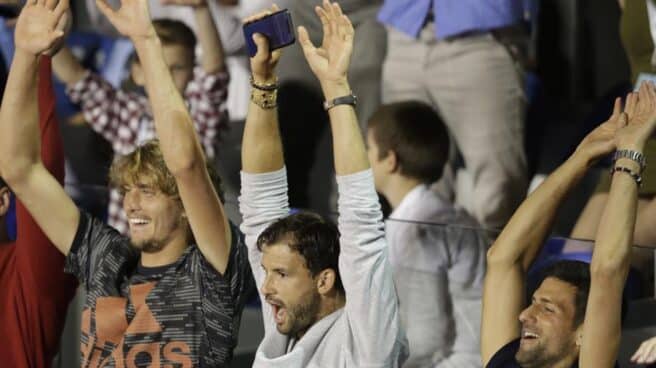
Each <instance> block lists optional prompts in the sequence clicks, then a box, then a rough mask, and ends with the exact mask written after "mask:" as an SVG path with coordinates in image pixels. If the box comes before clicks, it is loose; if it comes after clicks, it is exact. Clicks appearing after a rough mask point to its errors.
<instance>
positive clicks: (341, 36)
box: [298, 0, 355, 81]
mask: <svg viewBox="0 0 656 368" xmlns="http://www.w3.org/2000/svg"><path fill="white" fill-rule="evenodd" d="M315 10H316V12H317V15H318V16H319V19H321V24H322V25H323V42H322V44H321V47H318V48H317V47H315V46H314V45H313V44H312V41H310V37H309V35H308V32H307V30H306V29H305V27H299V30H298V33H299V39H300V42H301V47H302V48H303V53H304V54H305V58H306V59H307V61H308V64H310V68H311V69H312V72H314V74H315V75H316V76H317V78H319V80H320V81H341V80H343V79H345V78H346V74H347V72H348V68H349V64H350V63H351V54H352V53H353V38H354V36H355V31H354V29H353V25H352V24H351V21H350V20H349V19H348V17H346V15H344V14H343V13H342V9H341V8H340V6H339V5H338V4H337V3H330V1H328V0H324V2H323V7H317V8H316V9H315Z"/></svg>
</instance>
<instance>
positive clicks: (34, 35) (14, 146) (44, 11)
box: [0, 0, 80, 254]
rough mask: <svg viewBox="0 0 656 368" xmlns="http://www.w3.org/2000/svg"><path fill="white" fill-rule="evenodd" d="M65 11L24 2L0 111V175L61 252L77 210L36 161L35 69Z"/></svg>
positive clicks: (60, 5) (63, 6) (52, 4)
mask: <svg viewBox="0 0 656 368" xmlns="http://www.w3.org/2000/svg"><path fill="white" fill-rule="evenodd" d="M67 10H68V0H62V1H60V2H56V1H48V2H45V1H38V2H37V1H34V0H32V1H28V2H27V4H26V5H25V7H24V8H23V10H22V12H21V14H20V16H19V18H18V22H17V24H16V34H15V38H16V53H15V55H14V60H13V62H12V66H11V69H10V73H9V77H8V80H7V87H6V89H5V95H4V98H3V103H2V109H1V110H0V176H2V177H3V178H4V179H5V181H6V182H7V183H8V184H9V186H10V187H11V188H12V190H13V191H14V193H15V194H16V196H17V197H18V199H19V200H20V201H21V203H22V204H23V205H24V206H25V207H26V208H27V209H28V210H29V212H30V214H31V215H32V216H33V218H34V219H35V220H36V222H37V223H38V224H39V226H40V227H41V229H42V230H43V231H44V233H45V234H46V235H47V236H48V238H49V239H50V240H51V241H52V242H53V243H54V244H55V246H56V247H57V248H58V249H59V250H60V251H61V252H62V253H64V254H68V251H69V249H70V246H71V243H72V242H73V238H74V236H75V232H76V230H77V226H78V222H79V217H80V214H79V211H78V209H77V207H76V206H75V204H74V203H73V201H72V200H71V199H70V198H69V197H68V195H67V194H66V193H65V192H64V190H63V188H62V187H61V185H60V184H59V182H58V181H57V179H55V178H54V177H53V176H52V175H51V174H50V173H49V172H48V170H47V169H46V168H45V167H44V165H43V162H42V161H41V154H40V139H39V108H38V105H37V101H38V95H37V68H38V60H39V57H40V55H42V54H44V53H46V52H50V51H51V48H52V47H53V46H55V45H56V44H57V42H58V41H59V39H60V38H61V37H62V36H63V35H64V32H63V31H62V30H61V29H58V24H59V23H60V22H61V20H62V18H63V17H65V14H66V11H67ZM53 208H56V209H57V212H56V214H53V212H52V210H53Z"/></svg>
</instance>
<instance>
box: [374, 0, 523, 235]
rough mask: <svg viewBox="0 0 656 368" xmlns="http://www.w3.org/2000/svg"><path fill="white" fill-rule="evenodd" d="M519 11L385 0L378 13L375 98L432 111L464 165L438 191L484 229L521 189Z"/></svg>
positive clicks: (504, 217)
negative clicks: (379, 69) (380, 48)
mask: <svg viewBox="0 0 656 368" xmlns="http://www.w3.org/2000/svg"><path fill="white" fill-rule="evenodd" d="M523 17H524V7H523V3H522V2H521V1H516V0H501V1H499V0H485V1H472V0H461V1H447V0H435V1H431V0H386V1H385V4H384V5H383V8H382V9H381V11H380V14H379V16H378V19H379V20H380V21H381V22H382V23H384V24H385V25H387V26H388V53H387V58H386V60H385V64H384V67H383V101H384V102H385V103H388V102H393V101H402V100H409V99H413V100H419V101H423V102H426V103H428V104H431V105H433V106H434V107H435V108H436V109H437V110H438V111H439V113H440V115H441V116H442V117H443V118H444V121H445V123H446V125H447V126H448V127H449V130H450V133H451V134H452V136H453V140H454V141H455V143H456V145H457V148H458V150H459V151H460V153H461V154H462V157H463V159H464V166H465V170H461V172H459V173H458V176H457V178H456V179H455V180H457V182H456V183H450V184H449V183H448V182H445V185H446V188H447V191H446V193H447V194H449V195H451V194H452V193H450V192H451V191H453V190H455V194H456V196H457V197H456V201H457V202H458V203H460V204H461V205H463V207H465V208H466V209H467V210H468V211H469V212H470V213H472V214H474V215H475V217H476V218H477V220H478V221H479V222H480V223H481V224H482V225H483V226H485V227H490V228H499V227H502V226H503V225H504V224H505V223H506V221H508V219H509V218H510V216H511V214H512V212H513V210H514V209H515V208H516V207H517V205H518V204H519V203H520V201H521V200H522V199H523V198H524V195H525V194H526V187H527V164H526V157H525V153H524V144H523V142H524V133H523V132H524V125H523V115H524V113H523V112H524V92H523V84H522V83H523V82H522V80H523V77H522V70H521V67H520V64H519V62H518V61H519V59H520V56H521V55H522V53H523V51H522V49H523V48H524V47H522V46H523V45H521V42H519V41H525V40H527V37H526V35H525V34H524V33H525V32H524V29H523V28H522V26H521V23H522V21H523ZM452 157H455V154H452ZM451 161H452V165H453V164H454V162H455V159H453V158H452V160H451ZM454 169H457V167H454ZM447 179H448V178H447ZM470 194H471V195H470Z"/></svg>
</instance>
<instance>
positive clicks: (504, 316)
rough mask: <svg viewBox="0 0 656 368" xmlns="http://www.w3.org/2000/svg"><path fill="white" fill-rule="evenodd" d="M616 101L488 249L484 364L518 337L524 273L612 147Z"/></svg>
mask: <svg viewBox="0 0 656 368" xmlns="http://www.w3.org/2000/svg"><path fill="white" fill-rule="evenodd" d="M621 117H622V114H621V101H620V99H617V100H616V101H615V108H614V111H613V115H612V116H611V117H610V119H609V120H608V121H606V122H605V123H603V124H602V125H600V126H599V127H597V128H596V129H595V130H593V131H592V132H591V133H590V134H588V135H587V136H586V137H585V138H584V139H583V141H582V142H581V143H580V144H579V146H578V148H577V149H576V151H575V153H574V154H573V155H572V156H571V157H569V159H568V160H567V161H565V163H564V164H562V165H561V166H560V167H559V168H558V169H557V170H556V171H555V172H554V173H552V174H551V175H549V177H548V178H547V179H546V180H545V181H544V183H542V185H540V186H539V187H538V188H537V189H536V190H535V191H534V192H533V193H531V195H529V197H528V198H527V199H526V200H525V201H524V203H522V205H521V206H520V207H519V208H518V209H517V211H516V212H515V214H514V215H513V217H512V218H511V219H510V221H509V222H508V224H507V225H506V227H505V228H504V229H503V231H502V232H501V234H500V235H499V237H498V238H497V240H496V241H495V242H494V244H493V245H492V247H491V248H490V250H489V251H488V254H487V274H486V276H485V284H484V291H483V317H482V318H483V319H482V325H481V355H482V359H483V363H484V365H487V363H488V362H489V360H490V359H491V358H492V356H493V355H494V354H495V353H496V352H497V351H498V350H499V349H500V348H501V347H503V346H504V345H506V344H507V343H509V342H510V341H512V340H514V339H516V338H517V337H519V333H520V325H519V321H518V316H519V314H520V312H521V311H522V309H523V305H524V300H525V298H524V289H525V276H526V273H527V271H528V268H529V267H530V265H531V263H533V261H534V260H535V257H536V256H537V254H538V252H539V250H540V248H541V247H542V245H543V244H544V242H545V240H546V238H547V236H548V234H549V232H550V230H551V226H552V224H553V222H554V219H555V217H556V214H557V211H558V208H559V207H560V205H561V203H562V202H563V201H564V200H565V198H566V196H567V194H568V193H569V192H570V191H571V190H572V189H573V188H574V187H575V186H576V184H577V183H578V181H579V180H580V179H581V178H582V177H583V175H584V174H585V172H586V171H587V169H588V168H589V167H590V166H591V165H592V164H593V163H594V162H595V161H596V160H598V159H599V158H601V157H603V156H605V155H607V154H609V153H610V152H612V151H613V150H614V149H615V147H616V146H615V140H614V136H615V131H616V130H617V129H618V128H619V127H621V126H622V125H623V121H624V122H625V120H626V119H622V118H621Z"/></svg>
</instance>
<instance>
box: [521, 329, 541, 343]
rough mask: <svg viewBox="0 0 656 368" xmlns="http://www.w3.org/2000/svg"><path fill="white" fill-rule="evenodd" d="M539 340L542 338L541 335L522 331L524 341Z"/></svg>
mask: <svg viewBox="0 0 656 368" xmlns="http://www.w3.org/2000/svg"><path fill="white" fill-rule="evenodd" d="M538 338H540V335H538V334H536V333H534V332H530V331H522V340H523V341H533V340H537V339H538Z"/></svg>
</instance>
